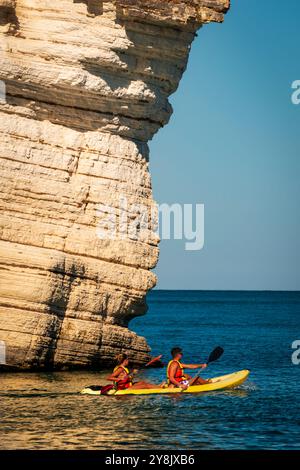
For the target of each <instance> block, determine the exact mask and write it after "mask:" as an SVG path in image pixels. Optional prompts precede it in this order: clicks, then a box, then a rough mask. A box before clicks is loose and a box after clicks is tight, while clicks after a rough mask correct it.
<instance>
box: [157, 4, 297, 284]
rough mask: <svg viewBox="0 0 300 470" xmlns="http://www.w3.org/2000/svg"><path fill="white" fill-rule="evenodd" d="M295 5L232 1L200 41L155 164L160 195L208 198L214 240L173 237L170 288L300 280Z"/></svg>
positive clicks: (168, 247)
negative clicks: (195, 247)
mask: <svg viewBox="0 0 300 470" xmlns="http://www.w3.org/2000/svg"><path fill="white" fill-rule="evenodd" d="M286 3H287V4H286V5H285V6H284V7H283V6H282V4H280V2H276V1H275V2H274V0H263V1H262V0H251V1H249V0H233V1H232V7H231V10H230V11H229V13H228V14H227V15H226V18H225V21H224V23H223V24H221V25H218V24H210V25H206V26H204V27H203V28H202V29H201V30H200V31H199V34H198V37H197V38H196V40H195V41H194V43H193V46H192V51H191V55H190V59H189V63H188V68H187V71H186V72H185V74H184V76H183V79H182V81H181V83H180V86H179V89H178V90H177V92H176V93H175V94H174V95H172V96H171V103H172V105H173V108H174V113H173V116H172V118H171V120H170V122H169V124H168V125H167V126H166V127H165V128H163V129H161V130H160V132H159V133H158V134H157V135H156V136H155V137H154V139H153V141H152V142H151V143H150V150H151V157H150V170H151V173H152V181H153V191H154V198H155V200H156V201H157V202H158V203H164V202H166V203H169V204H171V203H174V202H179V203H194V204H195V203H203V204H204V205H205V245H204V248H203V249H202V250H201V251H186V250H185V244H184V241H181V240H169V241H162V242H161V244H160V250H161V251H160V260H159V263H158V265H157V268H156V269H155V272H156V274H157V275H158V285H157V288H159V289H246V290H249V289H250V290H251V289H266V290H299V288H300V219H299V214H300V210H299V203H300V184H299V181H300V132H299V128H300V105H298V106H296V105H293V104H292V102H291V93H292V90H291V84H292V82H293V81H294V80H300V64H299V43H300V42H299V39H300V31H299V18H300V2H299V1H298V0H288V2H286ZM276 5H277V6H276ZM280 5H281V6H280Z"/></svg>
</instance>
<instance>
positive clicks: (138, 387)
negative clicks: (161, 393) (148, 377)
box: [130, 381, 158, 390]
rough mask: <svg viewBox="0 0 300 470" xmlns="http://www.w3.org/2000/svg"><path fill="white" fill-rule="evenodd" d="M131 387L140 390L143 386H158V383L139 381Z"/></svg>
mask: <svg viewBox="0 0 300 470" xmlns="http://www.w3.org/2000/svg"><path fill="white" fill-rule="evenodd" d="M130 388H133V389H135V390H139V389H141V388H158V385H156V384H150V383H149V382H143V381H141V382H137V383H135V384H133V385H132V387H130Z"/></svg>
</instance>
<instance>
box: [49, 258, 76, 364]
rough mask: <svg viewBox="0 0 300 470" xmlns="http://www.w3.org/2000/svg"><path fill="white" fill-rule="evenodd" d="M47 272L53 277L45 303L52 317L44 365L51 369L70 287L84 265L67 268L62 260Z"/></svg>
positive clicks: (73, 265) (70, 290)
mask: <svg viewBox="0 0 300 470" xmlns="http://www.w3.org/2000/svg"><path fill="white" fill-rule="evenodd" d="M49 272H50V277H51V278H52V279H53V284H54V289H53V292H52V294H51V296H50V298H49V300H48V301H47V303H46V304H47V306H48V313H49V314H50V315H51V317H52V318H51V322H50V324H49V330H48V331H47V336H49V337H50V338H51V342H50V345H49V347H48V349H47V352H46V355H45V367H46V368H47V369H53V368H54V358H55V352H56V346H57V342H58V340H59V337H60V332H61V329H62V325H63V321H64V318H65V316H66V312H67V308H68V304H69V300H70V295H71V292H72V288H73V285H74V283H75V282H77V279H78V277H82V276H83V274H84V266H77V265H75V264H72V265H71V268H70V269H68V270H67V269H66V266H65V260H64V261H63V262H62V263H60V264H57V265H55V266H54V267H53V268H52V269H50V271H49ZM58 280H59V282H58Z"/></svg>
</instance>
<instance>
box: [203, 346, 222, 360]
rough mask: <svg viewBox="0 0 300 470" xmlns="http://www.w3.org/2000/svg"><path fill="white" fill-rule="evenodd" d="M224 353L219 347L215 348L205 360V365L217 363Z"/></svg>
mask: <svg viewBox="0 0 300 470" xmlns="http://www.w3.org/2000/svg"><path fill="white" fill-rule="evenodd" d="M223 352H224V349H223V348H221V346H217V347H216V348H215V349H214V350H213V351H212V352H211V353H210V355H209V357H208V359H207V364H209V363H210V362H214V361H217V360H218V359H220V357H221V356H222V354H223Z"/></svg>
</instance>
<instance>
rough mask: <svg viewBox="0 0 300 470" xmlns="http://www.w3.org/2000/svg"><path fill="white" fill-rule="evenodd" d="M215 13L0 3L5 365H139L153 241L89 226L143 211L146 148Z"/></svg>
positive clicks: (147, 203) (142, 5)
mask: <svg viewBox="0 0 300 470" xmlns="http://www.w3.org/2000/svg"><path fill="white" fill-rule="evenodd" d="M228 8H229V0H115V1H113V0H109V1H105V0H104V1H101V0H0V80H1V82H0V133H1V146H0V164H1V174H0V175H1V185H0V190H1V217H0V238H1V241H0V252H1V254H0V267H1V270H0V341H1V342H2V343H1V345H2V348H3V347H5V352H6V363H7V365H8V366H10V367H12V368H16V369H29V370H34V369H63V368H76V367H77V368H84V367H86V368H88V367H106V366H109V365H111V363H112V362H113V358H114V356H115V355H116V354H117V353H118V352H120V351H127V352H128V353H129V355H130V357H131V358H132V359H134V362H135V363H136V364H142V363H144V362H145V361H147V359H148V358H149V352H150V348H149V346H148V345H147V342H146V340H145V339H144V338H142V337H139V336H137V335H136V334H135V333H134V332H132V331H130V329H128V323H129V321H130V320H131V319H132V318H134V317H136V316H137V315H143V314H144V313H145V311H146V302H145V296H146V293H147V291H149V290H150V289H151V288H153V287H154V285H155V283H156V277H155V275H154V274H153V273H152V272H151V269H152V268H154V267H155V265H156V263H157V259H158V253H159V250H158V241H159V240H158V236H157V234H156V233H155V230H154V229H153V227H152V226H149V228H148V230H145V229H144V233H140V234H139V236H138V237H136V236H134V234H133V233H131V232H130V231H129V232H128V233H126V231H123V232H122V234H121V236H120V233H119V229H118V230H116V233H115V234H114V235H115V236H110V237H105V236H103V233H102V232H103V230H102V232H101V233H99V223H100V222H101V220H102V219H101V218H102V217H103V216H109V215H111V216H112V217H111V219H110V220H112V218H113V220H115V221H119V220H120V218H121V216H122V215H124V213H125V215H127V216H128V219H129V220H130V221H131V222H132V223H133V224H134V223H135V220H138V218H139V207H140V206H143V207H146V208H147V210H148V211H149V214H151V213H152V212H153V206H154V201H153V196H152V190H151V179H150V174H149V167H148V164H149V163H148V162H149V151H148V144H147V142H148V141H149V140H150V139H151V138H152V137H153V135H154V134H155V133H156V132H157V131H158V130H159V129H160V127H162V126H164V125H165V124H166V123H167V122H168V120H169V118H170V115H171V112H172V108H171V106H170V104H169V102H168V97H169V96H170V95H171V94H172V93H174V91H175V90H176V88H177V86H178V84H179V81H180V78H181V76H182V74H183V72H184V70H185V68H186V64H187V60H188V55H189V51H190V47H191V43H192V41H193V39H194V37H195V33H196V31H197V30H198V29H199V28H200V27H201V26H202V25H203V24H205V23H209V22H211V21H214V22H221V21H223V16H224V13H225V12H226V11H227V10H228ZM124 200H125V201H126V205H125V206H122V207H120V201H124ZM110 211H112V213H113V215H112V214H110ZM149 219H150V217H149ZM137 225H138V224H137ZM118 227H119V225H118ZM145 321H147V319H146V318H145Z"/></svg>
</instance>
